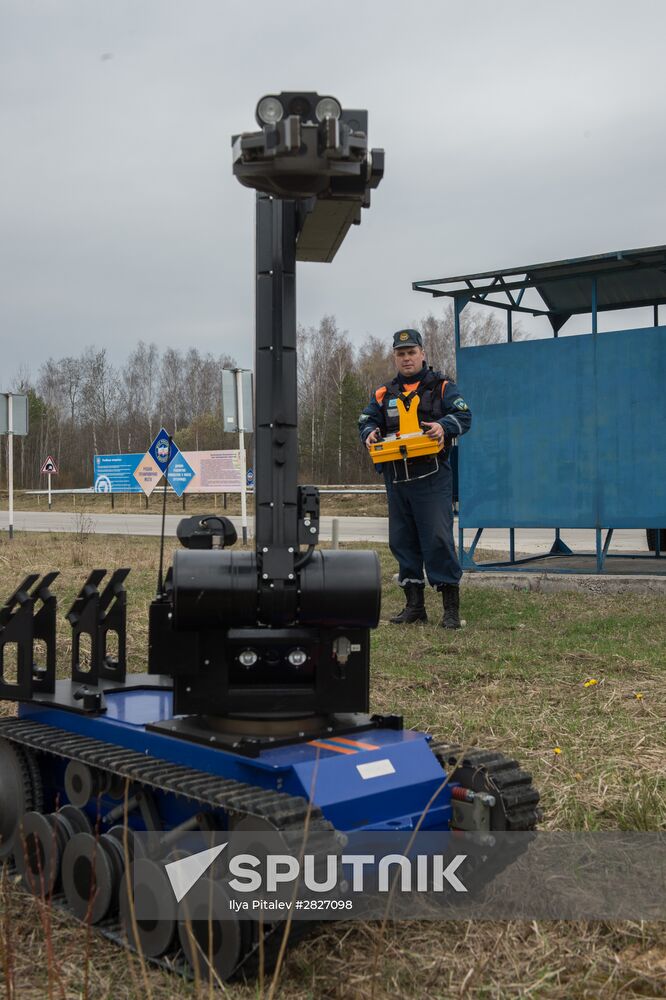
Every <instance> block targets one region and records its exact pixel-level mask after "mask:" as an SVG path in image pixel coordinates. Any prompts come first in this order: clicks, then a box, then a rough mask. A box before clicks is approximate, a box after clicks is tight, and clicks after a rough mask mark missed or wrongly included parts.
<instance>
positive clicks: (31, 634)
mask: <svg viewBox="0 0 666 1000" xmlns="http://www.w3.org/2000/svg"><path fill="white" fill-rule="evenodd" d="M57 576H58V573H57V572H53V573H47V574H46V576H44V577H43V578H42V579H41V580H40V578H39V574H38V573H31V574H30V575H29V576H26V578H25V579H24V580H23V582H22V583H21V584H20V585H19V586H18V587H17V588H16V590H15V591H14V593H13V594H12V595H11V596H10V597H8V598H7V600H6V601H5V603H4V605H3V606H2V608H0V700H2V699H6V700H8V701H29V700H30V699H31V698H32V695H33V691H42V692H45V693H50V692H52V691H54V690H55V628H56V598H55V597H54V596H53V594H52V593H51V591H50V590H49V587H50V585H51V584H52V583H53V581H54V580H55V578H56V577H57ZM38 581H39V582H38ZM35 584H36V586H35ZM38 601H39V602H40V603H41V605H42V606H41V608H40V609H39V611H38V612H37V614H35V613H34V611H35V605H36V603H37V602H38ZM35 640H40V641H42V642H44V644H45V649H46V661H45V663H44V664H35V662H34V641H35ZM11 647H15V656H16V659H15V676H13V677H12V678H10V677H9V670H10V667H9V663H8V659H9V657H8V651H9V649H10V648H11Z"/></svg>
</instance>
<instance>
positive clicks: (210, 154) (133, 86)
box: [0, 0, 666, 388]
mask: <svg viewBox="0 0 666 1000" xmlns="http://www.w3.org/2000/svg"><path fill="white" fill-rule="evenodd" d="M664 37H666V3H664V2H662V0H633V2H632V3H628V2H626V0H622V2H615V0H601V2H597V0H575V2H572V0H541V2H535V0H529V2H527V0H526V2H523V0H502V2H497V0H475V2H473V3H472V2H467V3H464V2H462V3H461V2H460V0H455V2H452V0H432V2H430V0H410V2H409V3H407V2H403V0H397V2H395V0H394V2H393V3H392V4H389V3H388V2H387V0H382V2H379V0H354V2H349V0H336V2H335V3H326V4H325V3H322V2H312V0H310V2H300V0H282V2H277V3H274V2H271V3H267V2H265V0H259V2H255V3H252V4H250V3H245V4H241V3H231V2H230V0H188V2H187V3H186V2H184V0H179V2H175V0H174V2H172V0H112V2H110V0H78V2H73V0H53V2H46V0H0V335H1V337H2V354H1V355H0V386H2V387H3V388H7V387H8V385H9V382H10V380H11V378H12V377H13V376H14V375H15V374H16V372H17V371H18V369H19V367H20V366H29V368H30V369H31V371H32V373H33V374H36V373H37V370H38V368H39V365H40V363H42V362H43V361H44V360H46V359H47V358H48V357H49V356H54V357H60V356H62V355H64V354H68V353H78V352H79V351H80V350H81V349H82V348H84V347H85V346H87V345H89V344H93V345H96V346H106V347H107V349H108V352H109V355H110V357H111V359H112V361H114V362H115V363H119V362H121V361H122V360H124V358H125V357H126V356H127V354H128V353H129V352H130V350H131V349H132V347H133V346H134V345H135V343H136V342H137V341H138V340H139V339H143V340H146V341H151V340H154V341H156V342H157V343H158V344H159V345H161V346H167V345H169V346H176V347H178V346H179V347H182V348H188V347H190V346H195V347H197V348H198V349H199V350H201V351H212V352H214V353H216V354H217V353H222V352H228V353H231V354H233V355H234V356H235V357H236V358H237V360H238V361H239V362H240V363H241V364H245V365H249V364H250V363H251V361H252V337H253V322H254V320H253V312H254V310H253V238H254V234H253V198H254V195H253V193H252V192H250V191H248V190H246V189H245V188H242V187H241V186H240V185H239V184H238V182H237V181H236V180H235V179H234V178H233V175H232V172H231V147H230V136H231V134H232V133H233V132H238V131H242V130H246V129H252V128H254V127H255V126H254V108H255V104H256V101H257V99H258V98H259V97H260V96H261V95H263V94H265V93H275V92H279V91H280V90H282V89H285V90H288V89H294V90H296V89H305V90H316V91H318V92H319V93H322V94H327V93H329V94H333V95H335V96H337V97H338V98H339V100H340V101H341V103H342V104H343V106H347V107H350V106H352V107H363V108H367V109H368V110H369V114H370V143H371V145H373V146H382V147H384V148H385V150H386V173H385V177H384V180H383V182H382V183H381V185H380V187H379V189H378V190H377V191H376V192H374V193H373V205H372V208H371V210H370V211H369V212H366V213H364V219H363V224H362V225H361V227H360V228H354V229H353V230H352V231H351V232H350V233H349V235H348V237H347V239H346V240H345V242H344V243H343V245H342V248H341V249H340V251H339V253H338V255H337V257H336V259H335V261H334V262H333V263H332V264H301V265H300V266H299V277H298V305H299V314H298V318H299V321H300V322H301V323H302V324H305V325H311V324H316V323H317V322H318V320H319V319H320V317H321V316H322V315H324V314H325V313H334V314H335V315H336V316H337V318H338V322H339V325H340V326H341V327H342V328H343V329H347V330H348V331H349V333H350V335H351V336H352V338H353V339H354V341H356V342H360V341H361V340H362V339H363V338H364V337H365V336H366V335H367V334H368V333H372V334H377V335H381V336H384V335H385V336H387V337H388V336H389V335H390V334H391V332H392V331H393V330H395V329H397V328H398V327H400V326H402V325H404V324H406V323H408V322H410V321H412V320H415V319H418V318H419V317H421V316H423V315H424V314H425V313H426V312H427V311H428V310H429V309H431V308H432V307H433V305H434V306H435V308H436V309H439V308H441V307H440V305H439V303H438V302H437V301H433V300H432V299H431V298H430V297H429V296H425V295H423V294H419V293H416V292H413V291H412V290H411V282H412V281H413V280H415V279H423V278H434V277H441V276H446V275H449V274H456V273H465V272H468V271H475V270H485V269H490V268H493V267H498V268H499V267H507V266H512V265H514V264H519V263H530V262H537V261H545V260H554V259H558V258H562V257H569V256H578V255H582V254H587V253H599V252H603V251H607V250H617V249H624V248H629V247H641V246H650V245H653V244H661V243H664V242H666V199H665V198H664V190H663V189H664V178H665V177H666V129H665V128H664V109H665V108H666V72H665V71H664V57H663V51H664Z"/></svg>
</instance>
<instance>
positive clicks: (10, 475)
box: [7, 392, 14, 541]
mask: <svg viewBox="0 0 666 1000" xmlns="http://www.w3.org/2000/svg"><path fill="white" fill-rule="evenodd" d="M7 486H8V487H9V538H10V541H11V539H12V538H13V537H14V413H13V407H12V394H11V392H9V393H7Z"/></svg>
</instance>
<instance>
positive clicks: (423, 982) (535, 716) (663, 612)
mask: <svg viewBox="0 0 666 1000" xmlns="http://www.w3.org/2000/svg"><path fill="white" fill-rule="evenodd" d="M377 548H378V551H379V552H380V557H381V561H382V569H383V577H384V585H385V592H384V602H383V611H382V617H383V618H384V619H386V618H388V616H389V615H390V614H391V613H392V612H393V610H394V609H397V608H398V606H399V605H400V603H401V600H400V593H399V591H398V588H397V587H395V586H394V585H393V584H392V582H391V576H392V573H393V571H394V565H393V562H392V560H391V557H390V554H389V553H388V552H387V551H386V550H385V549H381V548H380V547H377ZM157 552H158V542H157V540H155V539H144V538H141V539H135V540H132V542H131V543H130V542H128V541H127V539H122V538H116V537H114V536H99V537H96V536H94V535H92V534H88V533H86V532H85V531H81V532H80V533H79V534H78V535H75V536H72V535H67V536H65V535H61V536H58V535H48V536H46V535H34V534H31V535H29V536H26V535H23V536H19V537H18V538H17V539H16V540H15V541H14V542H13V543H11V544H10V543H8V542H3V543H0V596H2V597H3V598H4V596H6V595H7V594H8V593H9V592H10V590H11V589H13V586H14V585H15V581H17V580H18V579H19V578H20V576H21V574H25V573H28V572H30V571H34V572H37V571H46V570H48V569H52V568H55V567H59V568H60V569H61V571H62V572H61V578H60V580H59V581H57V583H56V585H55V589H56V591H57V593H58V596H59V598H60V601H61V611H63V612H64V611H65V610H66V609H67V606H68V602H70V601H71V600H72V599H73V597H74V594H75V592H76V590H77V588H78V587H79V586H80V584H81V582H82V580H83V578H84V576H85V574H86V572H87V571H88V570H89V569H92V568H93V567H98V566H105V567H107V568H109V569H112V568H115V567H118V566H125V565H131V566H132V567H133V569H132V573H131V575H130V577H129V579H128V581H127V584H128V590H129V600H130V606H129V628H128V645H129V656H130V661H131V667H132V669H135V670H140V669H144V668H145V663H144V654H145V648H146V637H147V610H148V604H149V602H150V600H151V598H152V595H153V591H154V587H155V578H156V566H157ZM436 597H437V595H434V594H432V595H429V596H428V602H429V603H428V608H429V612H430V613H431V621H432V622H433V623H434V622H436V621H437V619H438V604H437V600H436ZM463 616H464V617H465V618H466V620H467V627H466V628H465V629H464V630H461V631H460V632H458V633H447V632H444V631H442V630H440V629H438V628H436V627H435V625H434V624H432V625H428V626H416V627H413V628H410V629H406V628H403V629H400V628H397V627H396V626H391V625H389V624H381V625H380V626H379V628H378V629H377V630H376V632H375V633H374V636H373V640H372V642H373V669H372V690H371V696H372V709H373V711H378V712H383V711H385V712H389V711H393V712H395V711H398V712H401V713H402V714H404V716H405V723H406V725H408V726H418V727H420V728H422V729H424V730H426V731H429V732H431V733H433V734H434V735H435V736H436V737H439V738H442V739H445V740H447V741H451V742H454V741H455V742H463V743H466V744H479V745H481V746H484V747H487V748H490V749H499V750H502V751H503V752H505V753H508V754H510V755H511V756H516V757H518V759H519V760H520V761H521V762H522V763H523V764H524V765H525V766H526V767H527V768H528V769H529V770H531V771H532V773H533V775H534V780H535V784H536V785H537V786H538V787H539V789H540V791H541V793H542V805H543V808H544V822H543V826H544V827H545V828H546V829H557V830H612V829H623V830H631V829H638V830H657V829H661V830H664V829H666V674H665V663H664V659H665V657H664V650H666V598H655V597H654V596H640V595H620V596H614V597H608V596H604V594H603V591H600V592H599V593H595V594H581V593H578V592H576V593H574V592H572V593H560V594H539V593H524V592H512V591H498V590H490V589H482V588H469V589H468V590H464V591H463ZM61 617H62V616H61ZM60 625H61V631H60V633H59V643H58V644H59V654H60V657H61V660H62V663H63V673H66V669H65V667H64V664H65V663H66V662H67V657H68V652H69V646H68V633H67V628H66V627H65V625H64V623H63V622H62V621H61V623H60ZM590 681H594V682H595V683H589V682H590ZM12 711H13V706H12V705H10V704H7V703H1V704H0V712H4V713H11V712H12ZM1 893H2V897H1V910H0V983H2V976H3V972H4V976H5V982H4V988H5V991H6V995H7V998H8V1000H10V998H11V1000H13V998H33V997H34V998H38V997H39V998H41V997H45V996H53V997H64V998H70V997H78V996H84V997H91V998H92V997H94V998H106V997H109V998H119V1000H129V998H133V1000H134V998H139V997H141V998H142V1000H148V998H149V997H154V998H156V1000H157V998H160V1000H161V998H167V997H168V998H171V997H183V998H185V997H194V996H196V995H197V994H198V993H199V994H200V995H207V994H208V984H206V985H205V987H201V988H200V989H199V990H198V989H197V986H196V984H191V983H186V982H182V981H180V980H178V979H174V978H173V977H168V976H167V975H166V974H164V973H162V972H160V971H158V970H152V969H149V970H147V972H146V977H145V979H144V977H143V975H142V972H141V969H140V967H139V964H138V961H137V959H136V958H134V957H130V956H128V955H126V954H125V953H123V952H122V951H119V950H118V949H116V948H114V947H113V946H111V945H109V944H107V943H106V942H104V941H102V940H100V939H99V938H97V937H96V936H95V935H94V934H93V935H92V936H90V937H87V936H86V934H85V932H82V931H81V928H80V927H79V926H78V925H77V924H75V923H74V922H73V921H72V920H70V919H68V918H67V917H66V916H65V915H62V914H60V913H57V912H55V911H53V912H49V913H46V914H45V913H43V912H42V911H41V909H40V907H39V906H38V904H37V903H36V902H35V901H33V900H32V899H31V898H30V897H28V896H26V895H25V894H24V893H23V892H22V891H20V890H19V889H17V888H16V887H15V886H14V885H12V884H10V883H8V882H7V880H5V882H4V884H3V886H2V889H1ZM226 994H227V995H228V996H230V997H233V998H238V1000H250V998H258V997H266V998H268V997H269V996H276V997H278V996H279V997H285V998H294V1000H305V998H313V1000H315V998H331V1000H333V998H340V1000H342V998H345V1000H346V998H356V997H358V998H370V997H374V998H377V1000H388V998H393V997H399V998H402V997H405V998H407V997H410V998H411V997H414V998H421V997H435V998H453V997H472V998H478V1000H481V998H486V997H498V998H504V997H538V998H552V1000H556V998H557V1000H559V998H562V1000H564V998H572V997H574V998H597V997H603V998H606V997H662V996H666V926H664V925H659V924H649V925H648V924H627V923H623V924H605V923H595V924H592V923H589V924H582V923H564V922H558V923H542V924H536V923H522V922H515V923H503V924H500V923H490V922H476V923H463V922H458V923H453V922H451V923H444V924H426V923H412V924H401V925H397V926H395V927H390V926H389V927H388V928H387V930H386V932H385V933H382V932H381V930H380V928H379V926H378V925H374V924H365V925H356V924H345V925H342V924H339V925H334V926H330V927H328V928H325V929H324V930H323V931H322V932H321V933H320V934H318V935H317V936H316V937H313V938H312V939H311V940H309V941H307V942H305V943H304V944H302V945H300V946H299V947H298V948H297V949H294V951H293V952H291V953H289V954H288V958H287V961H286V963H285V966H284V968H283V970H282V974H281V977H280V980H279V983H278V984H276V985H275V987H274V990H273V993H271V982H270V980H269V979H267V980H266V982H264V983H258V984H256V983H255V984H252V985H230V986H228V987H227V989H226Z"/></svg>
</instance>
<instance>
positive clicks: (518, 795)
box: [0, 718, 539, 980]
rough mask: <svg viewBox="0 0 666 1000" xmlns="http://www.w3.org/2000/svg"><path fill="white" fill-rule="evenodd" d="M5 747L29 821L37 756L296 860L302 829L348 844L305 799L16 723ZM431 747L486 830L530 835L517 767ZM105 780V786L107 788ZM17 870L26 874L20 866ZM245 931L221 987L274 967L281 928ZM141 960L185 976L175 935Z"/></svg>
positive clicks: (524, 781)
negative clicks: (16, 765)
mask: <svg viewBox="0 0 666 1000" xmlns="http://www.w3.org/2000/svg"><path fill="white" fill-rule="evenodd" d="M7 745H11V746H12V747H13V748H14V750H15V752H16V754H17V760H18V761H20V772H21V780H22V782H23V783H24V788H25V795H24V798H23V804H24V806H25V807H26V812H32V813H33V814H34V811H35V806H36V805H37V804H40V803H42V802H43V789H42V785H41V778H40V774H41V773H43V771H44V758H45V757H52V758H58V759H60V760H61V761H63V762H67V763H69V762H71V761H74V762H77V763H79V764H81V765H83V766H84V767H86V768H90V769H91V772H92V774H93V776H94V777H95V778H99V777H102V776H104V777H105V778H107V779H109V778H112V779H116V788H117V789H119V790H122V788H123V787H126V791H125V797H126V798H127V799H129V798H131V797H134V796H135V795H136V794H137V791H139V790H143V791H148V792H160V793H166V794H167V795H172V796H174V797H176V798H182V799H185V800H188V801H189V802H190V803H192V804H194V805H195V806H196V808H197V810H198V811H199V812H201V811H202V810H203V811H208V812H209V814H210V815H213V814H214V813H215V812H216V811H219V810H220V809H222V810H224V812H225V813H226V814H227V815H229V816H233V817H235V818H236V820H239V819H245V818H248V819H252V820H258V821H260V822H261V823H263V824H268V825H270V827H272V828H274V829H275V830H276V831H277V832H280V833H281V834H282V835H283V837H284V842H285V846H286V847H290V848H291V849H292V850H293V851H295V852H296V853H297V852H298V849H299V846H300V841H301V837H302V831H303V828H304V826H306V825H307V827H308V829H309V834H310V836H309V842H312V841H313V840H314V841H315V842H316V843H317V846H318V849H321V850H322V851H324V852H327V853H339V852H340V851H341V848H342V847H343V846H344V844H345V842H346V837H345V835H344V834H341V833H340V832H338V831H336V830H335V828H334V827H333V825H332V824H331V823H330V822H329V821H328V820H327V819H326V818H325V816H324V815H323V814H322V811H321V809H319V808H318V807H317V806H316V805H313V804H312V803H311V802H310V803H309V802H308V801H307V800H306V799H305V798H304V797H299V796H294V795H289V794H287V793H285V792H279V791H272V790H265V789H259V788H256V787H254V786H252V785H247V784H244V783H242V782H238V781H233V780H230V779H225V778H221V777H217V776H215V775H211V774H208V773H205V772H202V771H196V770H194V769H193V768H188V767H184V766H180V765H174V764H172V763H170V762H169V761H165V760H155V759H152V758H151V759H149V760H147V759H146V757H145V756H144V755H143V754H141V753H137V752H135V751H131V750H126V749H122V748H119V747H117V746H114V745H113V744H109V743H105V742H103V741H100V740H95V739H89V738H86V737H83V736H78V735H75V734H72V733H71V732H67V731H66V730H59V729H55V728H53V727H51V726H48V725H43V724H40V723H37V722H32V721H24V720H21V719H12V718H8V719H0V750H1V749H2V747H3V746H4V747H6V746H7ZM430 749H431V751H432V753H433V755H434V757H435V758H436V759H437V760H438V762H439V763H440V764H441V766H442V768H443V770H444V771H445V772H446V773H447V774H448V778H449V781H450V782H451V783H453V784H454V785H455V786H456V787H461V788H466V789H471V790H473V791H476V792H479V791H484V792H491V793H492V794H493V796H494V799H495V805H494V807H493V809H492V810H491V816H490V829H491V830H510V831H529V830H533V829H534V828H535V826H536V823H537V821H538V819H539V809H538V800H539V794H538V792H537V791H536V789H535V788H534V787H533V786H532V782H531V776H530V775H529V774H528V773H527V772H525V771H523V770H521V768H520V767H519V765H518V763H517V762H516V761H515V760H511V759H508V758H507V757H505V756H504V755H503V754H501V753H498V752H495V751H484V750H479V749H476V748H474V749H471V750H469V751H464V752H463V750H462V748H461V747H460V746H455V745H453V746H449V745H443V744H438V743H434V742H433V743H431V744H430ZM103 783H104V784H106V785H107V787H108V781H107V782H103ZM117 794H120V792H118V793H117ZM0 797H1V796H0ZM121 806H122V800H121ZM66 808H69V809H71V808H72V807H71V806H70V807H66ZM119 808H120V807H119ZM56 815H57V813H56ZM15 821H16V840H15V844H14V854H15V855H16V853H17V851H19V850H25V844H23V845H21V843H20V842H18V843H17V842H16V841H18V840H19V830H20V829H21V826H22V821H23V817H18V816H16V817H15ZM64 846H65V845H64V844H63V843H61V844H60V849H59V858H58V864H60V863H61V862H62V851H63V848H64ZM523 849H524V842H520V846H519V847H518V850H523ZM510 860H513V859H512V858H510V857H509V856H508V855H507V854H505V855H504V856H503V863H504V864H506V863H509V861H510ZM22 867H23V868H24V869H25V865H23V866H22ZM500 871H501V868H499V867H495V868H494V869H493V871H492V876H493V877H495V876H496V875H497V874H499V872H500ZM489 874H490V872H489V868H488V865H487V864H484V865H483V868H482V870H481V871H480V872H479V875H480V877H481V879H482V880H483V882H485V883H487V882H488V880H489ZM470 877H471V874H470V873H468V875H467V878H468V880H469V879H470ZM119 889H120V886H119V885H116V887H115V890H114V893H113V895H115V896H116V897H117V896H118V893H119ZM33 891H34V885H33ZM49 898H50V899H51V901H52V902H53V903H54V905H56V906H59V907H62V908H64V909H67V901H66V899H65V897H64V896H63V894H62V891H61V876H60V872H58V873H56V874H55V876H54V879H53V892H52V893H51V894H50V896H49ZM83 922H84V923H85V921H83ZM244 925H245V926H244V934H243V935H242V936H239V940H242V942H243V948H242V952H241V953H240V954H238V955H237V956H234V959H233V962H232V964H229V962H228V961H227V962H225V961H224V960H220V962H219V963H217V964H214V967H215V972H216V975H220V974H221V976H223V977H224V979H225V980H231V979H236V978H238V977H243V978H246V979H251V978H252V977H254V976H255V975H256V974H257V971H258V966H259V962H260V959H261V961H262V962H263V966H264V969H265V970H266V971H267V972H270V970H271V969H272V967H273V965H274V963H275V961H276V960H277V957H278V953H279V950H280V947H281V943H282V937H283V934H284V932H285V926H284V923H281V922H275V923H266V924H264V925H263V928H262V929H263V941H262V942H261V944H260V942H259V935H260V931H259V924H258V923H256V922H253V921H244ZM315 929H316V924H313V923H304V922H294V923H293V924H292V925H291V927H290V929H289V941H290V945H291V946H292V947H293V945H294V944H295V943H297V942H298V941H300V940H302V939H303V938H304V937H306V936H307V935H309V934H311V933H312V932H313V931H314V930H315ZM96 930H98V931H99V933H100V934H102V935H103V936H105V937H107V938H109V939H111V940H113V941H114V942H116V943H120V944H127V942H128V937H129V938H130V939H131V938H132V929H131V927H130V926H124V925H123V923H122V921H119V916H118V912H117V909H116V910H110V911H109V912H108V914H106V915H105V918H104V920H103V921H101V922H100V923H99V924H98V926H97V927H96ZM132 944H133V946H134V949H135V950H136V949H137V948H141V947H142V946H141V941H139V942H137V941H136V940H134V941H132ZM145 957H146V958H147V959H148V960H149V961H150V962H151V963H152V964H155V965H157V966H159V967H162V968H165V969H167V970H170V971H176V972H179V973H181V974H185V975H191V974H192V969H191V966H190V965H189V964H188V962H187V960H186V957H185V956H184V955H183V950H182V947H181V945H180V944H179V941H178V937H177V935H175V934H174V935H172V939H171V945H170V947H169V948H167V949H165V951H164V952H163V953H161V954H159V955H156V954H148V955H146V956H145Z"/></svg>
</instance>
